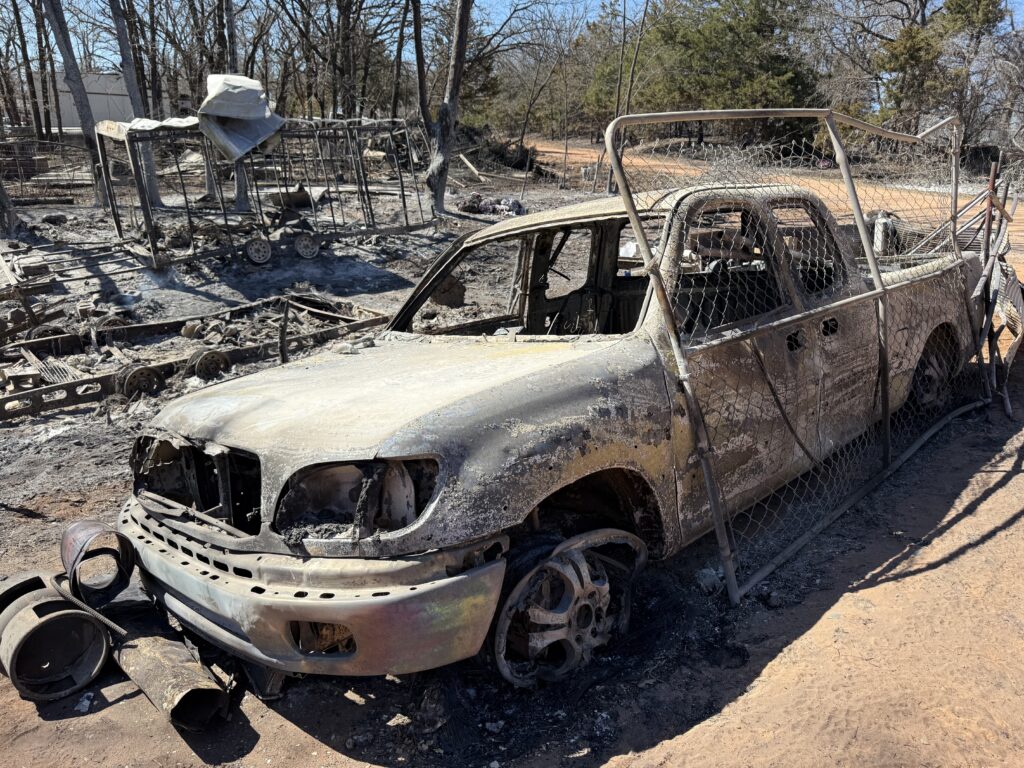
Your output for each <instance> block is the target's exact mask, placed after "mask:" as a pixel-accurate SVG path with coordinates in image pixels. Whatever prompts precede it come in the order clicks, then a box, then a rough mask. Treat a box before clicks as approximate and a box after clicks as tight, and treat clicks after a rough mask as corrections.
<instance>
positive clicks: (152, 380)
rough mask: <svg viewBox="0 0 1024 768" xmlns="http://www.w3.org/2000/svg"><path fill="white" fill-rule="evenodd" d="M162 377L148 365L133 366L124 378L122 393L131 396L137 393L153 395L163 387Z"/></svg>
mask: <svg viewBox="0 0 1024 768" xmlns="http://www.w3.org/2000/svg"><path fill="white" fill-rule="evenodd" d="M163 385H164V380H163V377H162V376H161V375H160V374H159V373H157V372H156V371H155V370H153V369H152V368H149V367H145V366H144V367H142V368H135V369H134V370H132V371H130V372H129V373H128V375H127V376H125V379H124V394H125V395H126V396H127V397H133V396H134V395H137V394H146V395H153V394H156V393H157V392H159V391H160V388H161V387H163Z"/></svg>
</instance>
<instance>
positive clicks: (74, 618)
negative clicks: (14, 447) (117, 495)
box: [0, 520, 234, 730]
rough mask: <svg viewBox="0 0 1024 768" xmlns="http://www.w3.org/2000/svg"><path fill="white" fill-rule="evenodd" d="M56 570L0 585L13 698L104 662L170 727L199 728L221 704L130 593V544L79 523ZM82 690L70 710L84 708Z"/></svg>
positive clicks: (179, 643)
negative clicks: (114, 667)
mask: <svg viewBox="0 0 1024 768" xmlns="http://www.w3.org/2000/svg"><path fill="white" fill-rule="evenodd" d="M60 554H61V563H62V565H63V567H64V571H63V572H62V573H57V574H48V573H43V572H33V573H23V574H16V575H14V576H11V577H9V578H7V579H6V580H5V581H3V582H2V583H0V672H3V673H4V674H5V675H6V676H7V677H8V678H9V679H10V681H11V683H12V684H13V685H14V687H15V689H16V690H17V691H18V693H19V694H20V695H21V696H22V698H25V699H28V700H30V701H37V702H44V701H54V700H57V699H62V698H65V697H67V696H70V695H71V694H73V693H76V692H78V691H80V690H82V689H83V688H85V687H86V686H87V685H89V684H90V683H92V681H93V680H95V679H96V678H97V677H98V676H99V674H100V672H101V671H102V670H103V668H104V666H105V665H106V663H107V661H108V659H110V658H113V659H114V660H115V661H116V662H117V664H118V666H120V667H121V669H122V670H123V671H124V673H125V674H126V675H128V677H129V678H131V680H132V681H133V682H135V684H136V685H138V686H139V688H140V689H141V690H142V692H143V693H144V694H146V697H147V698H149V700H150V701H151V702H152V703H153V705H154V706H155V707H156V708H157V709H158V710H160V712H161V713H162V714H163V715H164V716H165V717H166V718H167V719H168V720H170V721H171V723H173V724H174V725H176V726H178V727H179V728H183V729H186V730H200V729H202V728H204V727H206V726H207V725H208V724H209V723H210V722H211V721H212V720H213V718H214V717H215V716H216V715H223V714H225V713H226V711H227V707H228V703H229V696H228V694H229V691H230V690H231V689H232V688H233V687H234V677H233V676H227V677H226V679H225V680H224V681H223V682H222V681H221V680H219V679H218V678H217V677H216V676H215V675H214V674H213V673H212V671H211V670H210V669H209V668H208V667H206V666H205V665H204V664H203V662H202V660H201V659H200V658H199V656H198V653H197V652H195V651H194V648H195V646H194V645H191V644H189V643H186V642H185V641H184V638H183V637H182V636H180V635H178V634H177V633H175V632H174V631H173V630H172V629H171V627H170V626H169V625H168V624H167V623H166V621H165V620H164V619H163V617H161V616H160V614H158V613H157V612H156V611H154V610H153V607H152V603H151V602H150V601H149V600H148V599H146V596H145V595H144V594H143V593H141V591H140V590H139V589H138V586H137V583H135V582H133V580H132V576H133V572H134V570H135V558H136V555H135V550H134V548H133V547H132V545H131V542H130V541H128V539H127V538H126V537H125V536H124V535H123V534H121V533H118V532H117V531H115V530H114V528H113V527H111V526H110V525H107V524H106V523H102V522H99V521H97V520H79V521H77V522H74V523H72V524H71V525H69V526H68V527H67V529H66V530H65V531H64V536H63V538H62V539H61V545H60ZM90 705H91V696H90V695H89V694H86V696H83V697H82V700H81V701H79V702H78V704H77V705H76V707H75V709H76V711H79V712H83V713H84V712H88V711H89V707H90Z"/></svg>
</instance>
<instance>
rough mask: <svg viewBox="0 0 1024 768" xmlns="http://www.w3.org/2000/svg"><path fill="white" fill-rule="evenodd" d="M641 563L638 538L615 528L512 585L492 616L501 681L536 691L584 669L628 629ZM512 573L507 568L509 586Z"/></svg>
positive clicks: (562, 551)
mask: <svg viewBox="0 0 1024 768" xmlns="http://www.w3.org/2000/svg"><path fill="white" fill-rule="evenodd" d="M646 559H647V548H646V546H645V545H644V543H643V542H642V541H641V540H640V539H638V538H637V537H636V536H633V535H632V534H629V533H626V532H625V531H615V530H612V529H605V530H602V531H593V532H590V533H584V534H581V535H579V536H575V537H573V538H571V539H568V540H566V541H565V542H563V543H561V544H560V545H558V546H557V547H555V548H554V549H553V550H551V551H550V554H549V555H548V556H546V557H543V559H541V561H540V562H539V564H537V565H536V566H535V567H534V568H532V569H531V570H529V571H528V572H527V573H526V574H525V575H524V576H522V577H521V578H519V579H518V581H515V582H514V586H513V587H512V590H511V591H510V592H509V593H508V596H507V597H506V598H505V599H504V601H503V602H502V604H501V607H500V608H499V610H498V613H497V615H496V618H495V624H494V636H493V652H494V661H495V664H496V665H497V667H498V671H499V672H500V673H501V675H502V677H504V678H505V679H506V680H508V681H509V682H510V683H512V684H513V685H515V686H517V687H533V686H535V685H536V684H537V683H538V682H540V681H545V682H559V681H561V680H564V679H565V678H567V677H569V676H570V675H572V674H573V673H575V672H577V671H579V670H580V669H582V668H583V667H585V666H586V665H587V664H588V663H589V662H590V659H591V658H592V656H593V654H594V652H595V651H596V650H598V649H599V648H601V647H603V646H605V645H607V644H608V643H609V642H610V641H611V640H612V638H613V636H614V635H616V634H618V633H621V632H622V631H624V630H625V628H626V626H627V625H628V623H629V605H630V597H631V594H632V582H633V579H634V578H635V576H636V574H637V573H638V572H639V570H640V569H641V568H642V567H643V565H644V563H645V562H646ZM510 560H511V558H510ZM516 570H517V569H516V568H515V567H514V566H511V567H510V569H509V576H510V577H511V579H516V578H517V576H518V575H519V574H518V573H516Z"/></svg>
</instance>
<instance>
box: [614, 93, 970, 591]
mask: <svg viewBox="0 0 1024 768" xmlns="http://www.w3.org/2000/svg"><path fill="white" fill-rule="evenodd" d="M782 118H785V119H795V118H806V119H814V120H817V121H818V122H820V123H822V124H823V125H824V127H825V128H826V130H827V131H828V134H829V137H830V139H831V141H832V145H833V149H834V150H835V153H836V162H837V164H838V165H839V167H840V172H841V173H842V176H843V182H844V185H845V186H846V190H847V195H848V197H849V201H850V206H851V209H852V211H853V216H854V220H855V222H856V225H857V231H858V234H859V236H860V240H861V244H862V246H863V248H864V255H865V257H866V259H867V262H868V266H869V269H870V271H871V276H872V280H873V282H874V285H875V291H874V292H873V293H875V294H876V311H877V316H878V334H879V339H878V341H879V371H880V375H881V376H882V379H883V380H882V386H881V393H882V403H881V405H882V419H881V424H882V430H883V453H884V456H883V466H882V472H883V474H884V473H885V472H887V471H888V470H890V469H891V468H892V467H893V463H892V460H891V450H892V448H891V443H892V439H891V435H890V434H889V421H890V413H889V368H888V363H889V360H888V344H887V340H888V333H887V327H886V304H887V302H886V291H887V286H886V285H885V283H884V282H883V280H882V275H881V270H880V269H879V267H878V261H877V259H876V254H875V252H874V246H873V243H872V238H871V236H870V233H869V232H868V228H867V223H866V221H865V218H864V213H863V211H862V210H861V207H860V199H859V197H858V195H857V188H856V184H855V182H854V179H853V174H852V172H851V170H850V162H849V158H848V157H847V155H846V150H845V147H844V146H843V142H842V139H841V136H840V133H839V129H838V126H839V125H844V126H847V127H850V128H854V129H857V130H860V131H863V132H865V133H868V134H871V135H874V136H878V137H880V138H885V139H889V140H892V141H898V142H901V143H904V144H918V143H921V142H922V141H924V140H925V139H926V138H927V137H929V136H931V135H933V134H935V133H937V132H938V131H940V130H941V129H943V128H947V127H950V128H952V129H953V131H954V137H953V145H954V147H955V148H956V150H957V151H959V146H960V144H959V141H958V129H959V125H960V123H959V120H958V119H957V118H956V117H949V118H946V119H945V120H942V121H941V122H939V123H937V124H936V125H934V126H932V127H930V128H928V129H926V130H925V131H923V132H921V133H920V134H917V135H913V134H907V133H900V132H897V131H892V130H889V129H887V128H881V127H879V126H877V125H872V124H871V123H867V122H865V121H863V120H858V119H857V118H855V117H850V116H849V115H844V114H842V113H839V112H834V111H832V110H830V109H721V110H690V111H682V112H654V113H645V114H636V115H622V116H620V117H617V118H615V119H614V120H612V122H611V123H609V124H608V127H607V129H605V134H604V142H605V151H606V152H607V154H608V158H609V162H610V165H611V170H612V175H613V177H614V179H615V182H616V184H617V186H618V188H619V195H620V196H621V198H622V201H623V205H624V207H625V209H626V215H627V216H628V218H629V221H630V225H631V226H632V227H633V231H634V232H643V231H644V229H643V224H642V222H641V219H640V214H639V212H638V211H637V208H636V204H635V202H634V200H633V193H632V190H631V187H630V185H629V181H628V179H627V176H626V171H625V168H624V167H623V164H622V156H621V155H620V153H619V151H618V149H619V147H620V146H621V144H620V142H619V141H618V136H619V134H620V132H621V131H622V129H623V128H626V127H628V126H635V125H663V124H665V123H675V122H696V121H719V120H766V119H782ZM954 162H956V160H954ZM958 180H959V176H958V173H954V174H953V178H952V179H951V182H952V184H951V186H952V192H953V203H952V206H953V209H954V211H953V213H952V215H953V216H954V217H955V216H956V211H955V209H956V207H957V203H956V200H957V198H956V194H957V182H958ZM954 231H955V228H954ZM637 245H638V246H639V249H640V255H641V256H642V258H643V261H644V266H645V268H646V269H647V271H648V273H649V276H650V279H651V285H652V287H653V290H654V295H655V297H656V299H657V301H658V305H659V308H660V310H661V314H662V318H663V320H664V324H665V328H666V330H667V332H668V335H669V345H670V347H671V352H672V359H673V362H674V363H675V366H676V369H677V375H678V378H679V384H680V389H681V390H682V392H683V396H684V399H685V402H686V408H687V414H688V416H689V418H688V419H687V421H688V423H689V424H690V429H691V432H692V435H691V436H692V439H693V443H694V445H695V446H696V450H697V455H698V459H699V461H700V465H701V472H702V474H703V476H704V482H705V486H706V490H707V495H708V504H709V506H710V509H711V516H712V519H713V521H714V529H715V538H716V540H717V543H718V549H719V554H720V556H721V559H722V568H723V571H724V576H725V583H726V590H727V592H728V595H729V600H730V601H731V602H732V603H733V604H734V605H735V604H738V603H739V601H740V598H741V597H742V595H743V593H744V592H745V591H746V590H748V589H749V588H750V586H752V585H753V584H754V583H756V582H755V581H753V580H748V583H747V584H746V585H745V586H744V587H743V589H741V588H740V585H739V584H738V582H737V577H736V561H735V553H736V548H735V544H734V543H733V541H732V540H731V536H730V529H729V525H728V522H727V518H726V515H725V510H724V501H723V497H722V493H721V487H720V485H719V483H718V479H717V477H716V476H715V471H714V466H713V464H712V461H711V456H712V453H713V450H714V448H713V446H712V445H711V442H710V439H709V437H708V433H707V428H706V426H705V422H704V415H703V411H702V409H701V406H700V403H699V401H698V400H697V397H696V394H695V392H694V388H693V383H692V380H691V374H690V371H689V366H688V362H687V356H686V352H685V351H684V349H683V347H682V345H681V344H680V333H679V328H678V325H677V323H676V318H675V311H674V310H673V307H672V304H671V301H670V300H669V297H668V293H667V291H666V288H665V283H664V279H663V277H662V274H661V269H660V265H659V264H658V263H657V262H656V261H655V258H654V254H653V252H652V250H651V247H650V244H649V243H648V242H647V239H646V238H644V237H638V238H637ZM915 445H916V444H915ZM901 458H902V457H901ZM845 508H846V507H845V506H842V507H840V510H842V509H845ZM835 516H838V513H837V514H836V515H835ZM830 518H832V516H830ZM832 519H834V518H832ZM830 521H831V520H830ZM807 540H809V537H807V538H806V539H804V538H803V537H801V539H800V540H798V541H799V546H802V545H803V544H805V543H806V541H807ZM799 546H793V547H790V548H787V549H786V550H785V551H784V553H783V554H785V555H786V557H788V556H790V555H791V554H792V553H793V552H795V551H796V550H797V549H799ZM790 550H792V551H790ZM783 559H784V558H783ZM777 560H778V562H776V561H775V560H773V561H772V562H771V563H769V566H770V568H769V570H768V571H767V572H770V571H771V570H774V568H775V567H777V566H778V564H779V563H780V562H782V559H779V558H777ZM764 570H765V569H762V570H761V571H758V572H757V573H755V574H754V576H755V577H756V578H757V580H760V579H762V578H764V576H766V575H767V572H763V571H764Z"/></svg>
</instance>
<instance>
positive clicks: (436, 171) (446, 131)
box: [410, 0, 473, 213]
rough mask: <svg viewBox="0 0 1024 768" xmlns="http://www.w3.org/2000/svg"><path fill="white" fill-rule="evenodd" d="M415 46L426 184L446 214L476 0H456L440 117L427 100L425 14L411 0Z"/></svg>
mask: <svg viewBox="0 0 1024 768" xmlns="http://www.w3.org/2000/svg"><path fill="white" fill-rule="evenodd" d="M410 2H411V5H412V24H413V38H414V46H415V48H416V90H417V93H418V95H419V103H420V114H421V115H422V117H423V124H424V126H426V128H427V131H428V133H429V134H430V165H429V167H428V168H427V187H429V188H430V191H431V193H432V195H433V198H432V203H433V206H434V211H435V212H436V213H444V212H445V205H444V193H445V188H446V187H447V186H448V159H449V156H450V154H451V149H452V145H453V144H454V143H455V128H456V125H457V124H458V119H459V91H460V90H461V89H462V78H463V75H464V74H465V71H466V46H467V43H468V41H469V21H470V12H471V10H472V8H473V0H454V3H455V21H454V34H453V39H452V46H451V52H450V54H449V58H448V79H447V82H446V83H445V88H444V96H443V97H442V99H441V103H440V104H439V105H438V107H437V119H436V120H435V119H433V118H432V117H431V114H430V102H429V99H428V96H427V94H428V84H427V63H426V57H425V55H424V50H423V17H422V12H421V8H420V0H410Z"/></svg>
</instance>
